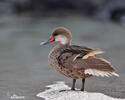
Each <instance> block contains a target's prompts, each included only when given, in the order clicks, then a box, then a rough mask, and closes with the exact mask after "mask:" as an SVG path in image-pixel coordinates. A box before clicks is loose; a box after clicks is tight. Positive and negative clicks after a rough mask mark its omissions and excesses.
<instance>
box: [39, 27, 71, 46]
mask: <svg viewBox="0 0 125 100" xmlns="http://www.w3.org/2000/svg"><path fill="white" fill-rule="evenodd" d="M71 40H72V35H71V32H70V31H69V30H68V29H66V28H64V27H58V28H56V29H54V30H53V31H52V35H51V36H50V38H49V39H48V40H47V41H43V42H41V43H40V45H45V44H48V43H51V42H54V41H55V42H56V41H58V42H60V43H61V44H63V45H69V44H70V42H71Z"/></svg>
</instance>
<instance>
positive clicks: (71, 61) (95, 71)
mask: <svg viewBox="0 0 125 100" xmlns="http://www.w3.org/2000/svg"><path fill="white" fill-rule="evenodd" d="M71 40H72V35H71V32H70V31H69V30H68V29H67V28H65V27H57V28H55V29H54V30H53V31H52V33H51V36H50V38H49V39H48V40H47V41H43V42H41V43H40V45H46V44H49V43H52V42H58V43H57V44H56V46H55V47H54V48H53V49H52V50H51V51H50V53H49V55H48V60H49V63H50V65H51V66H52V67H53V68H55V69H56V70H57V71H58V72H59V73H61V74H63V75H65V76H66V77H68V78H71V79H72V80H73V83H72V87H71V90H74V91H75V84H76V80H77V79H82V87H81V91H84V85H85V79H86V78H90V77H93V76H97V77H98V76H101V77H104V76H106V77H110V76H117V77H118V76H119V75H118V74H117V73H116V72H115V69H114V67H113V66H112V65H111V63H110V62H109V61H107V60H105V59H103V58H100V57H97V56H96V55H97V54H101V53H103V51H101V50H99V49H93V48H89V47H86V46H78V45H71Z"/></svg>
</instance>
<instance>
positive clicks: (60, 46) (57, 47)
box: [54, 43, 70, 50]
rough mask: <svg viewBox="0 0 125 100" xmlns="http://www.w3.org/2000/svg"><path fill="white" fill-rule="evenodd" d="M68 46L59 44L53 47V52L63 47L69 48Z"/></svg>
mask: <svg viewBox="0 0 125 100" xmlns="http://www.w3.org/2000/svg"><path fill="white" fill-rule="evenodd" d="M69 45H70V44H65V45H64V44H61V43H59V44H57V45H56V46H55V47H54V49H55V50H57V49H60V48H63V47H65V46H69Z"/></svg>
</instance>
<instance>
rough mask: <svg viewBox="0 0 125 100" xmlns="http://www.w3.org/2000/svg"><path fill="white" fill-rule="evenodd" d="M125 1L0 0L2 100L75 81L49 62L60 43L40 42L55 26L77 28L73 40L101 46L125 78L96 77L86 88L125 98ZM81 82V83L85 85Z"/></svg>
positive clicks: (32, 96)
mask: <svg viewBox="0 0 125 100" xmlns="http://www.w3.org/2000/svg"><path fill="white" fill-rule="evenodd" d="M124 5H125V1H124V0H95V1H93V0H77V1H72V0H53V1H52V0H0V100H10V97H11V96H12V95H14V94H16V95H19V96H25V100H41V98H38V97H36V94H37V93H39V92H41V91H43V90H44V89H45V86H46V85H48V84H52V83H53V82H55V81H65V82H66V83H67V84H68V85H71V84H72V80H71V79H68V78H66V77H65V76H63V75H61V74H59V73H58V72H56V71H55V70H54V69H52V68H51V67H50V65H49V63H48V57H47V56H48V53H49V51H50V50H51V49H52V47H53V46H54V45H55V44H50V45H46V46H40V45H39V43H40V42H41V41H43V40H46V39H48V37H49V35H50V34H51V31H52V29H54V28H55V27H59V26H63V27H66V28H68V29H70V30H71V32H72V35H73V41H72V44H77V45H85V46H89V47H93V48H100V49H102V50H104V51H105V54H102V55H100V56H101V57H104V58H105V59H107V60H109V61H110V62H111V63H112V64H113V65H114V66H115V68H116V70H117V72H118V73H119V75H120V77H119V78H116V77H111V78H90V79H87V80H86V85H85V90H86V91H88V92H101V93H104V94H106V95H109V96H113V97H119V98H125V72H124V71H125V66H124V65H125V26H124V18H125V17H124V15H125V6H124ZM80 86H81V81H80V80H79V81H78V82H77V87H78V88H80Z"/></svg>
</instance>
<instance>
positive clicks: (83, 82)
mask: <svg viewBox="0 0 125 100" xmlns="http://www.w3.org/2000/svg"><path fill="white" fill-rule="evenodd" d="M84 84H85V79H84V78H83V79H82V88H81V91H84Z"/></svg>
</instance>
